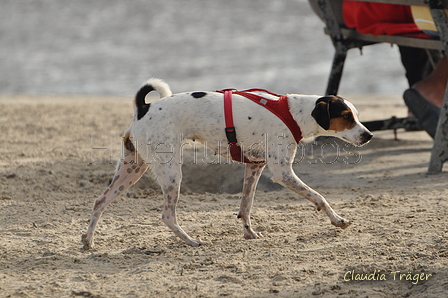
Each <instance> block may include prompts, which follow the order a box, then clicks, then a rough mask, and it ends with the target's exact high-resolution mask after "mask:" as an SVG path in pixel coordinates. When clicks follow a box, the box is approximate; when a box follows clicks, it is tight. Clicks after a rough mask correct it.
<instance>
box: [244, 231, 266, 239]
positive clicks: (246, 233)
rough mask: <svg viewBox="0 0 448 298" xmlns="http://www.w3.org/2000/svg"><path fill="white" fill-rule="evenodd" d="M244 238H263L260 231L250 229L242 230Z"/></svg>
mask: <svg viewBox="0 0 448 298" xmlns="http://www.w3.org/2000/svg"><path fill="white" fill-rule="evenodd" d="M244 238H245V239H260V238H263V235H261V233H257V232H254V231H253V230H252V229H251V230H246V231H244Z"/></svg>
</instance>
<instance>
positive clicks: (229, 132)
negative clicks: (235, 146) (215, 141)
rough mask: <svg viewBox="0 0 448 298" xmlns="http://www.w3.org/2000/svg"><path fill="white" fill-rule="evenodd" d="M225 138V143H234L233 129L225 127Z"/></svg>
mask: <svg viewBox="0 0 448 298" xmlns="http://www.w3.org/2000/svg"><path fill="white" fill-rule="evenodd" d="M225 130H226V137H227V141H228V142H229V144H230V143H236V142H237V140H236V131H235V127H234V126H232V127H226V129H225Z"/></svg>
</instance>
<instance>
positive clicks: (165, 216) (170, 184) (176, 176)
mask: <svg viewBox="0 0 448 298" xmlns="http://www.w3.org/2000/svg"><path fill="white" fill-rule="evenodd" d="M153 171H154V173H155V174H156V176H157V181H158V182H159V184H160V186H161V187H162V192H163V196H164V198H165V202H164V204H163V211H162V221H163V222H164V223H165V224H166V225H167V226H168V227H169V228H170V229H171V230H172V231H173V232H174V233H175V234H176V235H177V236H178V237H179V238H181V239H182V240H184V241H185V243H186V244H188V245H191V246H199V245H202V244H205V242H203V241H201V240H200V239H193V238H191V237H190V236H188V234H187V233H185V232H184V230H182V228H181V227H180V226H179V224H178V223H177V216H176V205H177V201H178V199H179V194H180V183H181V181H182V165H181V164H180V163H175V162H170V163H166V164H160V165H154V167H153ZM160 173H163V175H159V174H160Z"/></svg>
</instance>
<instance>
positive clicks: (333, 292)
mask: <svg viewBox="0 0 448 298" xmlns="http://www.w3.org/2000/svg"><path fill="white" fill-rule="evenodd" d="M348 98H349V99H350V100H351V101H352V102H353V103H354V104H355V105H356V106H357V107H358V110H359V111H360V113H361V115H360V118H361V120H364V121H366V120H373V119H380V118H387V117H389V116H392V115H396V116H405V114H406V108H405V107H404V105H403V103H402V100H401V99H400V98H399V97H398V96H384V95H382V96H375V95H369V96H367V95H365V96H361V95H356V96H353V97H348ZM0 110H1V111H2V115H1V116H0V128H1V131H2V136H3V142H2V146H0V185H1V188H0V206H1V207H0V222H1V224H0V229H1V232H2V237H1V241H0V296H1V297H222V296H223V297H311V296H317V297H336V296H337V297H443V296H445V295H446V293H447V292H448V282H447V281H448V269H447V268H448V241H447V236H448V228H447V227H448V225H447V223H448V211H447V207H448V203H447V200H446V197H447V194H448V190H447V183H446V181H447V178H448V173H447V172H443V173H441V174H438V175H427V174H426V170H427V164H428V161H429V157H430V152H431V146H432V140H431V139H430V138H429V137H428V136H427V135H426V133H424V132H399V133H398V140H394V135H393V133H392V132H391V131H387V132H380V133H376V134H375V137H374V139H373V140H372V142H371V143H369V144H368V145H366V146H365V147H362V148H355V147H347V146H346V145H344V143H343V142H341V141H335V140H334V139H324V140H319V141H317V142H316V143H311V144H305V145H304V147H303V148H304V151H303V152H304V153H303V154H302V156H299V157H298V159H297V164H296V165H295V166H294V169H295V171H296V173H297V174H298V175H299V177H300V178H301V179H302V180H303V181H304V182H306V183H307V184H308V185H309V186H311V187H312V188H314V189H315V190H317V191H318V192H320V193H321V194H323V195H324V196H325V197H326V198H327V200H328V201H329V202H330V204H331V205H332V207H333V208H334V209H335V210H336V212H338V213H339V214H340V215H342V216H344V217H345V218H347V219H349V220H351V221H352V222H353V224H352V225H351V226H350V227H348V228H347V229H345V230H341V229H338V228H336V227H333V226H332V225H331V224H330V223H329V220H328V218H327V216H326V215H325V214H323V213H322V212H317V211H316V210H315V208H314V207H313V206H312V205H311V203H309V202H308V201H306V200H304V199H302V198H300V197H298V196H297V195H295V194H293V193H292V192H290V191H288V190H284V189H282V188H281V187H279V186H278V185H275V184H273V183H272V182H269V173H268V172H266V173H265V176H264V177H263V178H262V181H261V183H260V186H259V190H258V191H257V194H256V198H255V204H254V209H253V214H252V223H253V227H254V230H256V231H258V232H261V233H262V234H263V235H264V237H263V238H261V239H257V240H245V239H244V238H243V234H242V226H241V223H240V221H239V220H238V219H237V217H236V215H237V212H238V208H239V200H240V193H239V192H240V189H241V186H242V181H241V179H242V169H243V168H242V166H241V165H240V164H227V165H205V164H199V163H198V164H192V163H191V162H186V163H185V165H184V181H183V185H182V195H181V199H180V203H179V207H178V213H179V215H178V216H179V221H180V223H181V225H182V226H183V228H184V229H185V230H186V231H188V233H190V234H191V235H194V236H197V237H201V239H203V240H205V241H207V245H205V246H201V247H197V248H193V247H189V246H186V245H185V244H184V243H183V242H182V241H180V240H179V239H178V238H177V237H175V236H174V234H173V233H172V232H171V231H169V230H168V228H167V227H166V226H165V225H164V224H163V223H162V221H161V207H162V202H163V199H162V195H161V191H160V189H159V188H158V186H157V184H156V183H155V182H154V180H153V179H152V177H151V176H150V174H149V173H147V174H145V176H144V177H143V178H142V179H141V180H140V181H139V182H138V183H137V184H136V185H135V186H133V187H132V188H131V189H130V190H128V191H127V192H126V193H125V194H123V195H122V196H120V197H119V198H118V199H117V200H116V201H115V202H113V203H112V204H111V205H110V206H109V207H108V209H107V210H106V212H105V213H104V215H103V217H102V219H101V220H100V222H99V225H98V230H97V231H98V232H97V234H96V246H95V248H94V249H92V250H88V251H86V250H83V249H82V244H81V241H80V239H81V235H82V234H83V233H84V232H85V230H86V229H87V225H88V220H89V217H90V213H91V209H92V206H93V200H94V199H95V198H96V197H97V196H98V195H100V194H101V193H102V192H103V191H104V190H105V188H107V186H108V184H109V182H110V180H111V178H112V176H113V171H114V168H115V163H116V159H117V158H118V157H119V155H120V141H121V136H122V133H123V131H124V130H125V129H126V128H127V127H128V125H129V124H130V122H131V119H132V113H133V109H132V97H125V96H123V97H117V96H115V97H106V96H76V95H73V96H44V95H40V96H28V95H2V96H0ZM324 145H325V146H324ZM312 147H313V151H311V149H312ZM322 148H323V149H322Z"/></svg>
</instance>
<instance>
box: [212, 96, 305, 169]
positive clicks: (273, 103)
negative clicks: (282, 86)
mask: <svg viewBox="0 0 448 298" xmlns="http://www.w3.org/2000/svg"><path fill="white" fill-rule="evenodd" d="M217 92H221V93H224V118H225V121H226V128H225V131H226V136H227V141H228V143H229V150H230V155H231V156H232V159H233V160H236V161H239V162H244V163H261V162H252V161H250V160H249V159H247V158H246V157H245V156H244V155H243V153H242V151H241V147H240V146H239V145H238V143H237V142H238V141H237V138H236V131H235V126H234V124H233V114H232V94H237V95H241V96H244V97H246V98H248V99H250V100H252V101H253V102H255V103H257V104H259V105H261V106H263V107H265V108H266V109H268V110H269V111H271V112H272V113H273V114H274V115H276V116H277V117H278V118H280V119H281V120H282V121H283V123H285V125H286V126H287V127H288V128H289V130H290V131H291V133H292V135H293V136H294V139H295V141H296V142H297V143H299V141H300V140H301V139H302V131H301V130H300V127H299V125H298V124H297V122H296V121H295V120H294V118H293V117H292V115H291V112H290V110H289V104H288V97H287V96H284V95H277V94H275V93H272V92H270V91H267V90H264V89H248V90H243V91H238V90H235V89H224V90H220V91H217ZM252 92H264V93H268V94H271V95H274V96H276V97H278V98H279V99H278V100H271V99H266V98H264V97H262V96H259V95H257V94H253V93H252Z"/></svg>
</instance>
